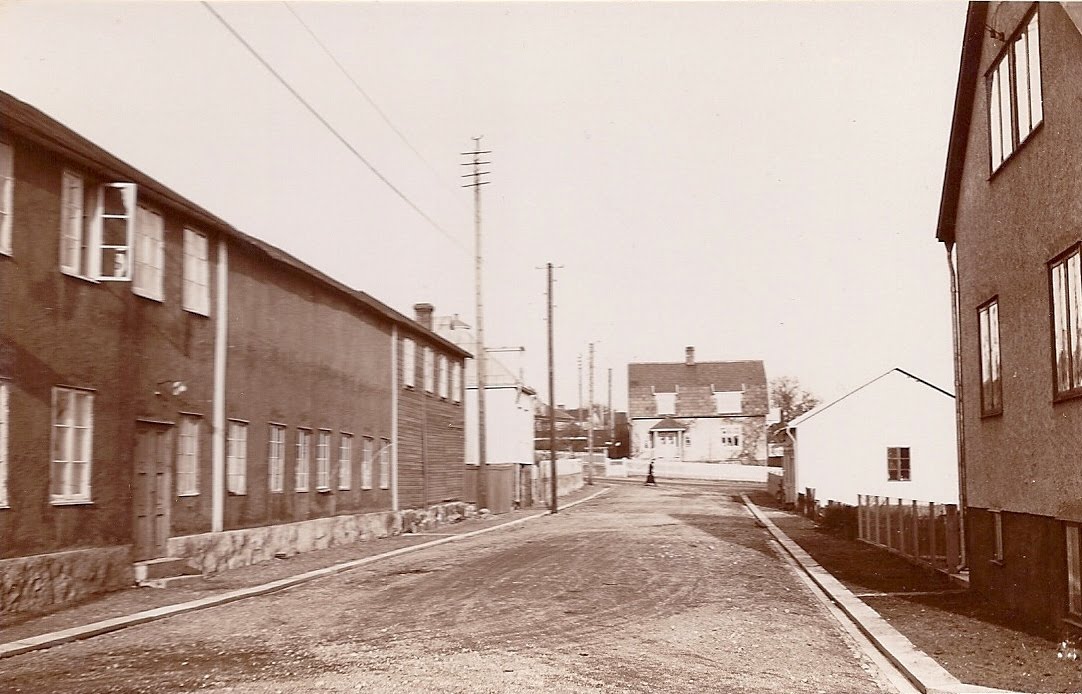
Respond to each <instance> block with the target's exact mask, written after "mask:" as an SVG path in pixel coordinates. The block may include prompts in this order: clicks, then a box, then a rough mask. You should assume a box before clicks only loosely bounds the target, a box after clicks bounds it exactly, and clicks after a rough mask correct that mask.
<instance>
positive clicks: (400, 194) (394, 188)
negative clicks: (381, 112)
mask: <svg viewBox="0 0 1082 694" xmlns="http://www.w3.org/2000/svg"><path fill="white" fill-rule="evenodd" d="M202 4H203V7H206V8H207V9H208V10H210V13H211V14H213V15H214V16H215V17H216V18H217V19H218V21H219V22H221V23H222V25H223V26H224V27H225V28H226V29H228V30H229V33H231V34H232V35H233V36H234V37H235V38H236V39H237V40H238V41H240V42H241V44H243V45H244V47H245V48H247V49H248V52H249V53H251V54H252V56H253V57H255V59H256V60H258V61H259V62H260V64H262V65H263V67H265V68H267V70H268V71H270V73H271V74H272V75H274V77H275V78H276V79H277V80H278V81H279V82H281V83H282V86H283V87H285V88H286V89H287V90H289V93H290V94H292V95H293V96H294V97H295V98H296V99H297V101H299V102H301V104H302V105H303V106H304V107H305V108H306V109H308V111H309V113H311V114H312V115H313V116H315V117H316V119H317V120H318V121H319V122H320V123H322V124H323V126H324V127H325V128H327V130H329V131H330V132H331V134H332V135H334V136H335V137H336V138H338V141H339V142H341V143H342V144H343V145H345V147H346V149H348V150H349V151H350V152H352V153H353V156H355V157H356V158H357V159H359V160H360V161H361V162H362V163H363V164H364V165H365V166H366V167H368V170H369V171H371V172H372V173H373V174H374V175H375V176H376V178H378V179H379V180H380V181H382V182H383V183H384V184H385V185H386V186H387V187H388V188H390V189H391V190H392V191H394V192H395V194H396V195H398V197H400V198H401V199H402V200H403V201H404V202H405V203H406V204H407V205H409V206H410V207H412V208H413V210H414V211H415V212H416V213H417V214H419V215H421V217H423V218H424V219H425V221H427V222H428V223H429V224H430V225H432V227H433V228H434V229H436V230H437V231H439V232H440V233H441V234H443V235H444V236H446V237H447V238H448V239H450V240H451V241H452V242H453V243H454V244H455V245H456V246H458V247H459V248H461V249H462V250H464V251H467V252H469V250H470V249H469V248H467V247H466V245H465V244H463V243H462V242H461V241H459V240H458V239H457V238H456V237H455V236H454V235H453V234H451V232H449V231H447V230H446V229H444V228H443V227H442V226H440V225H439V223H438V222H436V220H434V219H432V218H431V217H429V216H428V214H426V213H425V211H424V210H422V209H421V208H420V207H418V206H417V204H416V203H414V202H413V201H412V200H410V199H409V198H408V197H407V196H406V194H405V193H403V192H402V191H401V190H399V189H398V187H397V186H395V184H393V183H391V181H390V180H389V179H388V178H387V177H386V176H384V175H383V174H382V173H381V172H380V170H379V169H377V168H376V167H375V166H374V165H373V164H372V162H370V161H368V160H367V159H366V158H365V157H364V155H363V154H361V153H360V152H358V151H357V150H356V148H354V147H353V145H351V144H350V143H349V141H348V140H346V138H344V137H343V136H342V135H341V133H339V132H338V131H337V130H335V129H334V126H333V125H331V124H330V123H329V122H328V121H327V119H326V118H324V117H323V116H322V115H320V113H319V111H317V110H316V109H315V108H313V107H312V105H311V104H309V103H308V102H307V101H306V100H305V99H304V97H303V96H301V95H300V93H299V92H298V91H297V90H296V89H294V88H293V86H292V85H290V84H289V82H287V81H286V80H285V78H284V77H282V76H281V75H280V74H278V71H277V70H275V69H274V68H273V67H272V66H271V64H270V63H268V62H267V61H266V60H265V59H264V58H263V56H261V55H260V54H259V52H258V51H256V49H255V48H253V47H252V45H251V44H250V43H248V42H247V41H246V40H245V39H244V37H243V36H241V35H240V33H238V32H237V30H236V29H234V28H233V26H232V25H231V24H230V23H229V22H228V21H226V19H225V17H223V16H222V15H220V14H218V12H217V10H215V9H214V8H213V7H211V6H210V3H209V2H207V1H206V0H203V3H202Z"/></svg>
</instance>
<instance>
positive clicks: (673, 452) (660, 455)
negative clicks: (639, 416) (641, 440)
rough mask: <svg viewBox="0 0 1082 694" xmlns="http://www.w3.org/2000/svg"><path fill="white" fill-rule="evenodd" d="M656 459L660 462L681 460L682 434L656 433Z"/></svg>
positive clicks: (672, 432) (674, 432)
mask: <svg viewBox="0 0 1082 694" xmlns="http://www.w3.org/2000/svg"><path fill="white" fill-rule="evenodd" d="M654 457H655V458H657V459H658V460H680V433H679V432H677V431H655V432H654Z"/></svg>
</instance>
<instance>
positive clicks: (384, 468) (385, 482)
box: [377, 438, 391, 489]
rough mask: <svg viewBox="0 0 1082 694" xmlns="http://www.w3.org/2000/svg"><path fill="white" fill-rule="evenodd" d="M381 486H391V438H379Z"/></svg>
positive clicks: (382, 487) (384, 487) (381, 487)
mask: <svg viewBox="0 0 1082 694" xmlns="http://www.w3.org/2000/svg"><path fill="white" fill-rule="evenodd" d="M377 459H378V462H379V488H380V489H390V488H391V440H390V439H385V438H380V440H379V455H378V456H377Z"/></svg>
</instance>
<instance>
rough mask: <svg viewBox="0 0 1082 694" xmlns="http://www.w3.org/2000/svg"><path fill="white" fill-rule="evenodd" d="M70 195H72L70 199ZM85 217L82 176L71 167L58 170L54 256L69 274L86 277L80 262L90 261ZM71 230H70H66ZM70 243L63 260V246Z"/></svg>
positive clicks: (61, 270)
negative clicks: (57, 241)
mask: <svg viewBox="0 0 1082 694" xmlns="http://www.w3.org/2000/svg"><path fill="white" fill-rule="evenodd" d="M75 184H77V188H78V192H77V193H75V194H73V193H72V189H73V187H76V186H75ZM73 198H74V199H73ZM86 227H87V217H86V179H85V178H84V177H83V175H82V174H80V173H78V172H76V171H73V170H71V169H64V170H63V171H61V172H60V245H59V247H58V252H59V255H58V260H59V266H60V272H62V273H64V274H65V275H71V276H72V277H79V278H82V279H88V278H87V277H86V276H85V275H86V273H85V272H84V269H85V268H84V265H88V264H89V262H90V258H89V254H88V253H87V252H86V251H87V245H86V242H87V240H88V238H87V237H88V236H89V233H88V230H87V228H86ZM69 232H74V233H69ZM69 239H70V240H71V243H72V244H74V249H73V250H71V256H72V257H70V258H68V259H67V260H68V261H70V262H67V263H65V255H66V252H65V249H67V248H69V246H70V245H71V244H68V243H65V242H66V241H68V240H69Z"/></svg>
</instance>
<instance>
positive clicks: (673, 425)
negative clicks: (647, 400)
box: [650, 417, 688, 431]
mask: <svg viewBox="0 0 1082 694" xmlns="http://www.w3.org/2000/svg"><path fill="white" fill-rule="evenodd" d="M687 428H688V427H687V425H686V424H681V423H680V422H678V421H676V420H675V419H673V418H672V417H666V418H665V419H663V420H661V421H660V422H658V423H657V424H655V425H654V426H652V427H650V430H651V431H675V430H680V431H686V430H687Z"/></svg>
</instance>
